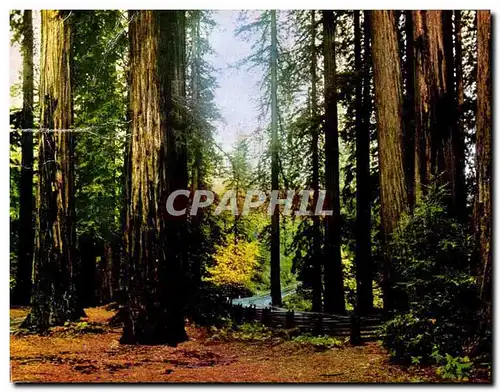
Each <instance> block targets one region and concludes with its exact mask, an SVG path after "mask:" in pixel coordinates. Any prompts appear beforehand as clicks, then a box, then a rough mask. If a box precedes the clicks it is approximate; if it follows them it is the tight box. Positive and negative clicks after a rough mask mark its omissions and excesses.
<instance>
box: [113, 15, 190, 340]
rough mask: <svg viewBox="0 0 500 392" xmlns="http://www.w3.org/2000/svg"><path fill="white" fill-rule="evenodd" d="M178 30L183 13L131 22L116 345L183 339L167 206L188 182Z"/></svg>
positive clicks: (179, 233) (178, 256)
mask: <svg viewBox="0 0 500 392" xmlns="http://www.w3.org/2000/svg"><path fill="white" fill-rule="evenodd" d="M184 24H185V22H184V11H134V12H131V15H130V28H129V38H130V110H131V113H130V116H131V133H132V135H131V145H130V149H129V152H128V153H129V160H130V166H129V169H130V170H129V172H128V177H129V178H128V181H129V186H130V189H129V190H128V203H127V213H126V216H127V219H128V223H127V226H126V228H127V230H128V231H127V232H126V233H125V237H126V241H125V246H126V249H125V257H126V266H127V270H128V271H127V275H128V279H127V313H128V314H127V316H126V317H125V324H124V328H123V335H122V338H121V342H122V343H138V344H165V343H167V344H172V345H175V344H177V343H179V342H181V341H184V340H186V339H187V335H186V332H185V328H184V317H183V314H182V307H183V298H184V294H185V293H184V292H183V287H184V283H185V279H184V274H183V268H184V261H185V251H186V250H185V245H184V242H183V241H185V237H186V215H187V214H186V211H184V213H182V214H181V215H180V216H174V214H172V213H170V212H169V211H168V210H167V205H166V204H167V198H168V196H169V195H170V194H171V193H172V192H174V191H175V190H178V189H187V182H188V181H187V159H186V132H185V124H184V119H183V118H184V115H183V112H184V107H183V104H184V99H185V87H184V84H185V76H184V74H185V60H184V47H185V36H184V34H185V33H184V28H185V26H184ZM144 97H147V99H144ZM186 205H187V198H186V197H185V196H182V195H181V196H178V197H177V198H176V199H175V201H174V203H173V207H174V209H175V210H176V211H179V210H182V209H184V208H185V207H186Z"/></svg>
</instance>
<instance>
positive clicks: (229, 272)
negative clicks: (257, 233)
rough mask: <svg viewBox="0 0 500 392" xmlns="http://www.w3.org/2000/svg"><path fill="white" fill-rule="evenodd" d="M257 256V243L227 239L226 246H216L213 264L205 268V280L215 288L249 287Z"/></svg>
mask: <svg viewBox="0 0 500 392" xmlns="http://www.w3.org/2000/svg"><path fill="white" fill-rule="evenodd" d="M258 255H259V246H258V243H257V242H247V241H242V240H240V241H238V242H236V243H235V241H234V240H233V239H229V243H228V245H227V246H216V253H215V256H214V259H215V264H214V265H213V266H211V267H208V268H207V270H206V272H207V276H206V278H205V280H206V281H208V282H212V283H213V284H215V285H216V286H232V287H249V286H250V285H251V279H252V276H253V275H254V272H255V268H256V267H257V257H258Z"/></svg>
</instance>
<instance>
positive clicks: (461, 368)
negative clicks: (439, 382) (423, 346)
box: [431, 346, 474, 381]
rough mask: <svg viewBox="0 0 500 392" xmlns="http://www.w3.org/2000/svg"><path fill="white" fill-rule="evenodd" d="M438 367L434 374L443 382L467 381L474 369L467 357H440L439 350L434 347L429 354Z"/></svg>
mask: <svg viewBox="0 0 500 392" xmlns="http://www.w3.org/2000/svg"><path fill="white" fill-rule="evenodd" d="M431 356H432V358H433V359H434V360H435V361H436V363H437V364H438V365H441V366H439V367H438V368H437V370H436V374H437V375H438V376H440V377H441V378H443V379H445V380H457V381H468V380H469V376H470V374H471V372H472V370H473V368H474V365H473V363H472V362H471V360H470V359H469V357H454V356H452V355H450V354H448V353H447V354H445V356H442V355H441V354H440V353H439V348H438V347H437V346H434V349H433V350H432V354H431Z"/></svg>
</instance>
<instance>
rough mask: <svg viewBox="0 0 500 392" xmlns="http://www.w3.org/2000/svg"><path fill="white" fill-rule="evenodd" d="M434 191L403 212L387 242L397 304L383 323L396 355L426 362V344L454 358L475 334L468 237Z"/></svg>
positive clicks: (428, 357) (474, 296)
mask: <svg viewBox="0 0 500 392" xmlns="http://www.w3.org/2000/svg"><path fill="white" fill-rule="evenodd" d="M442 195H443V194H442V192H441V191H440V190H439V189H434V190H432V189H431V191H430V193H429V196H427V197H426V198H425V199H424V200H423V201H422V202H421V203H420V204H418V205H417V206H416V207H415V210H414V211H413V215H411V216H409V215H406V216H403V217H402V218H401V221H400V223H399V226H398V229H397V230H396V231H395V233H394V236H393V243H392V252H393V253H392V258H393V265H394V272H393V273H394V279H395V280H396V282H397V284H396V290H397V297H398V299H399V303H398V304H397V306H398V308H397V309H398V310H397V311H396V313H395V314H394V317H393V318H392V319H391V320H389V321H388V322H387V323H386V324H385V326H384V332H385V334H386V338H385V340H384V344H385V345H386V346H387V347H388V348H389V349H390V351H391V354H392V355H393V356H395V357H396V358H398V359H401V360H406V361H409V360H411V358H412V357H414V358H416V357H420V358H421V360H422V362H431V361H432V358H431V354H432V347H434V346H436V347H438V349H439V351H441V352H447V353H450V355H453V356H457V355H460V354H461V353H462V352H463V347H464V345H465V344H466V343H467V341H468V340H469V339H470V338H471V337H472V336H474V334H475V332H476V327H477V323H476V313H475V310H476V309H477V293H476V286H475V284H474V279H473V277H472V276H471V275H470V274H469V273H467V271H468V268H469V262H468V252H469V239H468V237H467V235H466V232H465V230H464V228H463V227H462V226H461V225H460V224H458V223H457V222H456V221H455V220H453V219H452V218H451V217H449V216H448V214H447V211H446V209H445V207H444V206H443V204H442V203H441V200H442Z"/></svg>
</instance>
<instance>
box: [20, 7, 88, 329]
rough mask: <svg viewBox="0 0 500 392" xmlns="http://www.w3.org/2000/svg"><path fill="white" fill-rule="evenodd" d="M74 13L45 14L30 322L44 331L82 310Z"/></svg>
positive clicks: (80, 314) (43, 22)
mask: <svg viewBox="0 0 500 392" xmlns="http://www.w3.org/2000/svg"><path fill="white" fill-rule="evenodd" d="M71 30H72V29H71V17H70V15H68V14H67V13H66V12H63V11H42V13H41V32H42V34H41V36H42V37H41V56H40V58H41V65H40V72H41V80H40V107H41V114H40V124H41V133H40V137H39V144H38V165H39V169H38V170H39V177H38V189H37V199H36V208H37V221H36V241H35V259H34V260H35V261H34V284H33V294H32V299H31V312H30V314H29V315H28V317H27V319H26V321H25V325H26V326H27V327H30V328H34V329H39V330H43V329H46V328H48V327H50V326H54V325H62V324H64V322H66V321H69V320H76V319H78V318H79V317H80V316H82V315H83V310H82V309H81V308H79V307H78V301H77V300H76V295H75V288H74V276H75V273H74V272H75V267H76V259H75V243H76V242H75V222H74V216H75V209H74V136H73V132H71V125H72V120H73V105H72V83H71V58H72V57H71V56H72V55H71V35H72V31H71Z"/></svg>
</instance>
